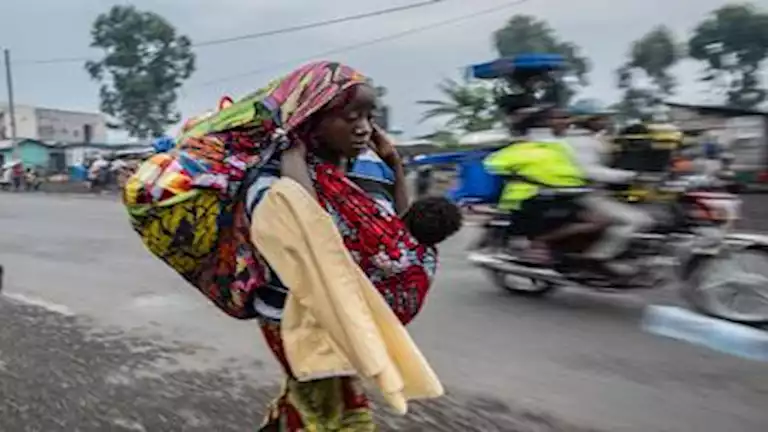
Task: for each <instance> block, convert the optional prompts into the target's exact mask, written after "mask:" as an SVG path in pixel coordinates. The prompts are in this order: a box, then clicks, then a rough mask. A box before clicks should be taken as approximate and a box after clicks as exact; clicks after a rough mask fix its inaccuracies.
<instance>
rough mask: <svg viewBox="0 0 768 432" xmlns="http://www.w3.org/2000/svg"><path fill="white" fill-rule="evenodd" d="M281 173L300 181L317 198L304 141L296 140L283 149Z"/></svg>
mask: <svg viewBox="0 0 768 432" xmlns="http://www.w3.org/2000/svg"><path fill="white" fill-rule="evenodd" d="M280 175H282V176H284V177H288V178H290V179H292V180H294V181H295V182H297V183H299V184H300V185H301V186H302V187H303V188H304V189H305V190H306V191H307V192H309V194H310V195H312V197H313V198H315V199H317V193H316V192H315V187H314V185H313V184H312V179H311V178H310V176H309V166H308V165H307V146H306V145H305V144H304V143H302V142H299V141H295V142H293V143H292V144H291V146H290V147H288V148H287V149H285V150H283V154H282V156H281V158H280Z"/></svg>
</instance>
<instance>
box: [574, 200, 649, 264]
mask: <svg viewBox="0 0 768 432" xmlns="http://www.w3.org/2000/svg"><path fill="white" fill-rule="evenodd" d="M580 201H581V203H582V204H583V205H584V206H585V207H587V208H588V209H590V210H592V211H594V212H596V213H598V214H600V215H602V216H604V217H608V218H609V219H610V220H611V222H612V224H611V226H610V227H608V229H607V230H606V232H605V234H604V235H603V236H602V237H601V238H600V239H599V240H598V241H597V243H595V244H594V245H592V247H591V248H590V249H589V250H588V251H587V252H586V254H585V255H586V256H588V257H589V258H592V259H596V260H610V259H613V258H615V257H616V256H618V255H619V254H621V253H622V252H624V251H625V250H626V248H627V247H628V245H629V241H630V239H631V238H632V235H633V234H635V233H637V232H642V231H644V230H647V229H649V228H650V227H651V226H652V225H653V218H651V216H650V215H648V214H646V212H644V211H642V210H640V209H638V208H635V207H632V206H631V205H629V204H625V203H621V202H619V201H617V200H615V199H612V198H611V197H609V196H607V194H604V193H601V192H597V193H593V194H590V195H588V196H585V197H583V198H582V199H581V200H580Z"/></svg>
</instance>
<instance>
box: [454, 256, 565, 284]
mask: <svg viewBox="0 0 768 432" xmlns="http://www.w3.org/2000/svg"><path fill="white" fill-rule="evenodd" d="M467 259H468V260H469V262H471V263H472V264H474V265H476V266H478V267H481V268H485V269H488V270H493V271H498V272H502V273H507V274H511V275H515V276H520V277H526V278H529V279H535V280H543V281H546V282H550V283H555V284H563V283H565V278H564V277H563V275H562V274H560V273H559V272H557V271H555V270H553V269H551V268H544V267H529V266H525V265H521V264H516V263H514V262H509V261H506V260H503V259H500V258H495V257H492V256H489V255H485V254H482V253H476V252H475V253H471V254H469V256H468V257H467Z"/></svg>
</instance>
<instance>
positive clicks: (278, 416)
mask: <svg viewBox="0 0 768 432" xmlns="http://www.w3.org/2000/svg"><path fill="white" fill-rule="evenodd" d="M261 330H262V333H263V334H264V338H265V339H266V341H267V344H268V345H269V348H270V349H271V350H272V352H273V353H274V354H275V357H277V360H278V361H279V362H280V364H281V365H282V366H283V370H284V371H285V373H286V379H285V383H284V384H283V388H282V391H281V393H280V396H279V397H278V398H277V399H275V400H274V401H273V402H272V403H271V404H270V406H269V409H268V412H267V415H266V418H265V419H264V423H263V424H262V426H261V429H260V431H261V432H331V431H333V432H373V431H376V425H375V423H374V421H373V413H372V411H371V406H370V402H369V401H368V398H367V397H366V396H365V393H364V392H363V386H362V382H361V380H360V379H359V378H356V377H335V378H326V379H321V380H316V381H309V382H299V381H297V380H296V379H295V378H293V374H292V373H291V370H290V367H289V365H288V361H287V360H286V357H285V351H284V350H283V341H282V338H281V336H280V324H278V323H268V322H264V323H262V324H261Z"/></svg>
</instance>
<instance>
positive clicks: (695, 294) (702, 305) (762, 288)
mask: <svg viewBox="0 0 768 432" xmlns="http://www.w3.org/2000/svg"><path fill="white" fill-rule="evenodd" d="M746 256H751V257H754V258H757V260H759V262H760V264H761V266H762V267H763V268H766V269H768V247H763V246H752V247H748V248H745V249H742V250H738V251H731V252H727V253H726V256H714V257H709V256H697V257H694V258H693V259H692V260H691V261H690V262H689V263H688V264H687V265H686V266H685V267H684V271H683V274H682V276H683V278H682V279H683V280H682V284H683V290H682V294H683V297H684V298H685V300H686V301H687V302H688V303H689V304H690V305H691V306H693V307H694V308H695V309H696V310H698V311H699V312H701V313H704V314H706V315H709V316H712V317H715V318H720V319H724V320H727V321H732V322H737V323H741V324H748V325H764V324H768V275H764V276H754V277H758V278H761V279H764V280H765V282H764V283H760V282H759V281H755V282H749V285H750V286H751V287H750V290H751V291H752V297H753V298H761V299H762V301H763V306H762V308H760V309H759V310H757V311H755V310H754V308H750V306H751V305H753V304H754V302H752V303H748V302H744V301H743V299H739V297H740V296H741V297H744V296H745V295H742V294H744V291H745V287H744V286H741V287H740V286H739V282H736V281H728V282H729V283H727V284H723V286H726V287H730V288H731V289H730V290H726V291H729V292H726V293H728V294H730V295H728V296H726V295H724V290H723V289H715V288H719V286H720V285H715V284H714V283H713V281H714V279H715V278H712V274H715V273H718V274H722V272H723V271H724V269H723V268H724V267H723V266H728V265H730V266H736V267H740V266H741V264H740V263H738V261H739V260H740V259H743V258H745V257H746ZM745 270H746V269H742V272H743V274H749V272H747V271H745ZM737 299H739V300H741V301H737ZM743 305H746V306H747V307H746V309H747V311H744V310H742V308H741V307H740V306H743ZM750 309H752V311H749V310H750Z"/></svg>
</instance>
